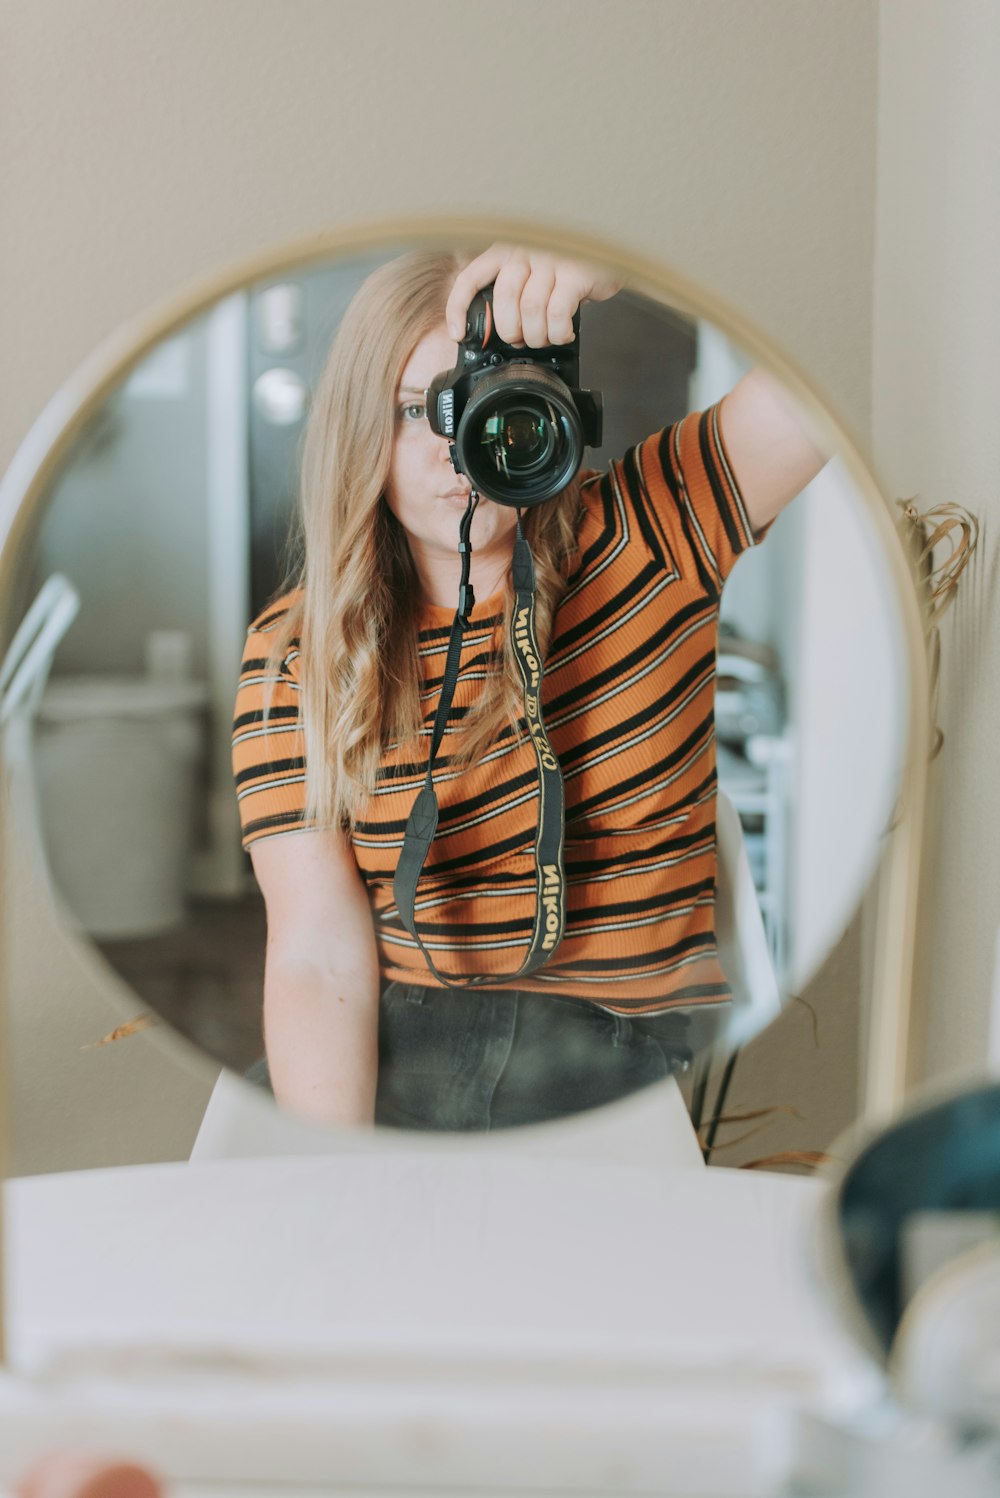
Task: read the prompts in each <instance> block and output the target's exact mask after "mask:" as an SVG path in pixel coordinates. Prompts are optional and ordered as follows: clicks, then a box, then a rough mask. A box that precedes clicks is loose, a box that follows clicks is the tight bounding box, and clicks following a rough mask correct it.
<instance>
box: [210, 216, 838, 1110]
mask: <svg viewBox="0 0 1000 1498" xmlns="http://www.w3.org/2000/svg"><path fill="white" fill-rule="evenodd" d="M491 283H495V284H494V294H493V309H494V321H495V326H496V330H497V333H498V334H499V336H500V337H501V338H502V339H504V340H505V341H506V342H508V343H512V344H519V343H523V344H527V345H529V346H532V347H541V346H544V345H547V344H560V343H566V342H569V341H570V340H571V338H572V317H573V314H574V313H575V311H576V309H577V307H578V306H579V304H580V303H581V302H582V301H584V300H587V299H590V300H604V299H606V298H607V297H610V296H611V295H613V294H614V292H615V290H616V287H615V286H614V285H613V284H612V283H611V282H610V281H608V279H607V278H606V277H605V276H603V275H602V274H601V273H600V272H598V271H596V270H594V269H592V268H590V267H588V266H585V265H582V264H578V263H575V262H570V261H566V260H562V259H559V258H556V257H554V256H551V255H548V254H544V253H541V252H538V251H534V250H524V249H519V248H516V247H510V246H504V245H494V246H493V247H491V248H490V249H489V250H487V251H486V252H485V253H484V254H481V255H479V256H478V257H476V258H475V259H473V260H471V261H470V262H469V263H468V264H462V263H461V262H460V261H457V260H455V259H453V258H452V257H450V256H446V255H438V254H426V253H425V254H416V255H411V256H406V257H404V258H403V259H402V260H399V261H394V262H392V263H391V264H389V265H387V266H383V267H382V268H381V269H380V270H379V271H377V272H376V273H375V274H374V275H373V276H372V277H370V278H369V280H368V281H367V282H366V283H365V285H364V286H363V287H362V289H361V291H360V292H359V293H358V295H357V297H356V298H355V300H354V302H353V303H352V305H351V307H350V308H349V309H348V312H347V314H346V315H345V317H344V320H343V322H342V324H341V327H340V330H339V332H338V334H337V337H336V339H335V340H334V343H333V346H332V348H331V351H330V355H329V358H328V361H327V365H326V368H325V370H324V373H323V376H322V379H321V381H320V383H319V387H318V389H317V392H316V395H315V399H314V403H313V407H312V410H311V413H310V418H309V424H308V429H307V434H306V442H305V447H304V451H303V464H302V484H301V510H302V530H303V538H304V561H303V564H302V566H301V567H300V568H299V569H298V572H297V575H296V579H295V584H294V586H293V587H291V588H290V589H289V590H288V591H286V592H285V593H284V594H283V596H282V597H281V598H279V599H278V600H277V601H276V602H275V603H274V604H273V605H271V606H270V607H269V608H268V609H267V610H266V611H265V613H264V614H263V615H262V616H261V617H260V618H259V619H257V620H256V621H255V623H254V624H253V625H252V626H251V629H250V632H249V634H248V640H247V650H246V654H245V658H244V664H243V673H242V676H241V685H240V691H239V696H238V700H237V707H236V719H235V724H234V767H235V772H236V782H237V789H238V795H239V798H240V809H241V816H242V820H243V828H244V844H245V846H246V847H248V849H249V851H250V854H251V858H252V861H253V866H254V871H255V874H256V877H257V879H258V881H259V883H260V886H261V889H262V891H263V894H264V898H265V902H266V906H267V920H268V941H267V958H266V971H265V982H264V1029H265V1041H266V1049H267V1062H268V1067H269V1072H270V1081H271V1085H272V1086H273V1089H274V1092H275V1095H276V1097H277V1099H278V1100H279V1101H280V1102H282V1103H283V1104H285V1105H286V1106H288V1107H290V1108H292V1109H294V1110H296V1111H298V1112H300V1113H302V1114H305V1115H306V1116H308V1117H310V1118H312V1119H314V1120H317V1121H322V1122H327V1123H335V1122H336V1123H365V1122H371V1121H372V1119H373V1118H375V1117H376V1116H377V1117H378V1118H379V1119H380V1120H384V1121H386V1122H393V1123H397V1124H400V1125H404V1126H407V1125H412V1126H424V1127H437V1128H488V1127H496V1126H499V1125H501V1124H504V1123H511V1122H520V1121H528V1120H534V1119H540V1118H545V1117H552V1116H557V1115H558V1114H560V1113H565V1112H569V1111H574V1110H575V1109H576V1108H579V1107H584V1106H588V1105H589V1104H592V1103H595V1102H603V1101H608V1100H610V1099H611V1098H612V1097H616V1096H621V1095H623V1094H624V1093H626V1092H628V1091H631V1090H632V1089H633V1088H634V1087H636V1086H640V1085H643V1083H645V1082H647V1081H650V1080H654V1079H655V1078H656V1077H658V1076H662V1075H665V1074H666V1073H667V1071H668V1070H669V1069H670V1067H671V1064H672V1059H673V1058H672V1056H671V1054H670V1047H669V1046H668V1047H667V1049H666V1051H665V1050H664V1048H663V1046H661V1045H660V1044H658V1043H657V1042H656V1041H655V1040H654V1039H652V1038H651V1036H650V1035H649V1034H648V1033H646V1032H645V1031H644V1030H643V1029H642V1028H641V1027H640V1026H639V1025H637V1024H636V1023H635V1020H636V1017H642V1016H649V1015H667V1016H669V1015H673V1016H675V1017H676V1016H678V1015H682V1014H684V1013H686V1012H689V1011H690V1010H691V1009H692V1008H693V1007H695V1006H700V1005H722V1004H724V1003H725V1002H726V999H727V997H728V989H727V987H726V984H725V979H724V976H723V974H722V971H721V968H720V967H719V965H718V960H717V956H716V952H715V945H714V934H713V929H712V910H713V894H714V878H715V852H714V792H715V758H714V732H713V720H712V693H713V685H714V660H715V638H716V626H717V613H718V599H719V593H720V590H721V587H722V583H723V581H724V578H725V576H726V575H727V573H728V571H729V569H730V568H731V566H732V565H733V563H734V562H735V560H736V558H737V556H738V555H739V553H740V552H741V551H742V550H743V549H744V548H745V547H747V546H749V545H751V544H753V542H754V540H755V539H757V538H758V537H759V536H760V535H761V533H762V532H763V531H764V530H765V529H766V527H767V526H768V525H769V523H770V522H771V520H772V519H773V518H774V516H775V515H776V514H777V513H778V511H779V510H780V509H781V508H782V507H783V506H784V505H785V504H787V503H788V501H789V500H791V499H792V498H793V497H794V495H795V494H797V493H798V492H799V490H800V489H801V488H802V487H803V486H804V484H805V483H807V482H808V480H809V479H810V478H811V477H813V475H814V474H815V473H816V472H817V471H818V469H819V468H820V467H821V465H822V462H823V458H822V457H821V455H820V453H819V452H818V451H817V449H816V448H815V447H814V445H813V443H812V442H811V440H810V439H809V437H808V435H807V434H806V433H805V432H804V431H803V430H802V429H801V427H800V425H799V423H798V422H797V421H796V419H795V417H794V415H793V414H792V413H791V412H790V411H789V409H788V407H787V406H786V404H785V402H784V400H783V399H782V397H781V394H780V391H779V390H778V388H777V387H776V386H775V385H774V383H773V382H772V381H771V380H770V379H769V378H768V377H766V376H765V375H764V374H763V372H761V371H753V372H751V373H750V374H749V375H747V376H746V377H745V378H744V379H743V380H741V381H740V383H739V384H738V385H737V386H736V387H735V389H734V390H733V391H732V392H730V394H729V395H727V396H726V397H725V399H724V401H723V402H721V403H720V406H717V407H714V408H712V410H711V411H709V412H706V413H704V415H700V416H699V415H698V414H694V415H692V416H689V417H688V418H686V419H685V421H684V422H682V423H679V424H678V425H677V426H675V427H674V428H671V429H670V430H669V431H667V432H665V433H662V434H657V435H656V436H655V437H652V438H650V439H649V440H648V441H647V442H645V443H643V444H642V445H641V446H640V447H639V448H636V449H633V450H632V452H631V453H629V454H628V455H627V456H626V458H625V459H624V460H623V462H622V463H621V464H616V465H613V467H612V469H611V470H610V472H609V473H608V474H606V475H603V476H602V475H594V476H589V477H588V476H587V475H583V476H581V477H578V479H577V480H575V481H574V482H573V483H572V484H571V485H570V486H569V488H568V489H567V490H566V491H565V492H564V493H563V494H562V495H561V496H559V497H557V498H556V499H554V500H552V501H549V502H548V503H545V504H542V505H539V506H537V507H536V508H534V509H532V510H530V511H528V512H527V513H526V516H525V522H524V524H525V533H526V535H527V538H528V540H529V542H530V545H531V550H532V553H533V556H534V559H535V567H536V572H537V577H538V631H539V640H540V644H541V647H542V651H543V654H544V658H545V673H544V681H543V688H542V700H543V705H544V718H545V723H546V726H547V728H548V732H549V737H550V741H551V744H552V748H553V749H554V751H555V753H556V755H557V756H558V758H559V761H560V765H561V768H562V773H563V777H564V783H565V798H566V820H565V853H564V863H565V870H566V879H567V886H568V915H567V923H566V931H565V935H564V937H563V940H562V942H561V943H560V945H559V947H558V949H557V950H556V951H555V952H554V953H553V954H552V955H551V957H550V958H549V960H548V961H547V962H546V963H545V965H544V966H543V967H541V968H540V969H538V970H537V971H536V972H534V973H533V974H532V975H531V976H530V977H529V978H526V979H523V980H518V981H517V982H516V983H513V984H512V983H511V982H510V981H509V980H508V981H506V982H505V978H506V977H507V975H510V974H511V973H516V971H517V969H518V966H519V963H520V961H521V956H522V955H523V951H524V947H525V943H526V942H527V941H528V938H529V934H530V931H531V928H532V922H533V918H534V889H533V872H532V848H533V839H534V831H535V826H536V823H537V777H536V771H535V768H534V756H533V753H532V749H531V746H530V745H529V744H528V743H527V741H526V735H525V734H524V732H523V731H522V728H521V725H520V724H519V719H520V717H521V714H522V711H523V709H522V698H521V695H520V685H519V678H518V676H517V672H516V667H515V664H514V661H513V655H512V651H511V647H510V636H509V634H508V632H507V631H506V629H505V627H504V620H505V617H509V612H510V605H511V601H512V591H511V579H510V572H511V557H512V549H513V542H514V527H515V524H516V513H515V512H514V511H513V510H511V509H508V508H506V507H502V506H500V505H497V504H494V503H491V502H490V501H489V500H488V499H485V498H484V499H481V500H480V503H479V506H478V508H477V510H476V512H475V516H474V520H473V526H472V545H473V551H472V564H471V565H472V579H471V580H472V583H473V586H474V589H475V596H476V598H477V599H478V600H480V601H479V602H478V603H477V604H476V607H475V609H474V610H473V613H472V616H471V621H470V627H469V629H468V630H467V631H466V634H465V636H464V640H463V650H462V657H461V667H460V672H459V679H458V685H457V688H456V692H455V697H454V703H453V707H452V709H451V711H450V713H449V718H448V731H447V733H446V736H445V740H444V743H443V745H442V751H441V755H440V756H439V758H438V760H437V761H436V762H435V772H434V779H435V787H436V789H437V793H438V798H439V801H440V805H441V817H440V822H439V826H438V832H437V836H436V838H435V840H434V844H433V847H432V849H431V854H430V856H429V858H428V861H427V864H426V867H425V872H424V875H423V877H422V879H421V882H420V887H419V890H418V900H417V911H416V915H417V921H418V925H419V928H420V931H421V934H422V937H423V940H424V942H425V943H426V945H427V948H428V950H429V951H431V952H432V953H433V956H434V962H435V965H436V966H437V967H438V968H439V970H440V971H441V972H442V973H444V974H445V975H446V976H448V977H450V978H452V979H453V980H454V981H456V982H459V981H460V980H461V978H462V976H463V975H466V976H467V975H469V974H479V975H482V974H487V975H490V976H492V977H493V978H494V979H495V986H490V987H486V988H476V989H473V990H471V991H462V990H453V989H451V988H447V987H443V986H442V984H441V983H439V982H438V981H437V979H436V978H435V977H434V975H433V974H432V973H431V971H430V969H429V968H428V966H427V964H426V962H425V961H424V959H423V957H422V955H421V952H420V949H419V947H418V946H417V944H416V943H415V942H414V941H413V939H412V937H411V936H410V935H409V933H408V932H407V931H406V930H405V929H404V926H403V923H402V922H401V920H400V918H399V914H398V911H397V910H396V907H395V903H394V898H393V886H392V881H393V874H394V872H395V867H396V862H397V860H398V856H399V849H400V846H401V843H402V836H403V829H404V827H405V824H406V820H407V817H408V815H409V812H410V809H411V807H412V804H413V800H414V798H415V795H416V793H417V791H418V790H419V788H420V785H421V783H422V780H423V777H424V774H425V772H426V768H427V756H428V741H429V736H430V725H431V724H432V722H433V718H434V711H435V707H436V704H437V699H438V696H439V694H440V688H441V676H442V669H443V661H444V655H445V651H446V649H447V641H448V634H449V629H450V625H451V620H452V617H453V614H454V610H455V604H456V599H457V594H458V582H459V573H460V558H459V554H458V551H457V542H458V527H459V521H460V518H461V516H462V514H463V512H464V510H465V507H466V502H467V499H468V491H469V485H468V482H467V480H465V479H463V478H462V477H461V476H459V475H457V474H456V473H455V471H454V469H453V468H452V466H451V462H450V457H449V452H448V444H447V442H446V440H445V439H444V438H443V437H439V436H436V435H435V434H434V433H433V432H432V431H431V429H430V426H429V424H428V421H427V419H426V411H425V407H424V396H425V392H426V389H427V387H428V386H429V385H430V383H431V381H432V379H433V378H434V376H435V375H437V374H438V373H440V372H441V371H444V370H449V369H451V368H452V367H453V366H454V364H455V361H456V356H457V347H458V344H457V340H458V339H459V338H460V337H461V336H462V335H463V333H464V328H465V313H466V310H467V308H468V306H469V304H470V302H471V300H472V298H473V296H474V295H475V292H476V291H477V290H479V289H480V288H483V287H486V286H488V285H490V284H491ZM300 709H301V710H302V711H301V716H300ZM306 766H308V776H307V774H306ZM380 1052H381V1055H380Z"/></svg>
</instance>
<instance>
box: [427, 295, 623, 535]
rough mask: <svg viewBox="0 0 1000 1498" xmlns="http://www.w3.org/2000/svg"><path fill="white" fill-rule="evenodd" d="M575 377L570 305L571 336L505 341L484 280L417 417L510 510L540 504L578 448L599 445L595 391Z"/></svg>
mask: <svg viewBox="0 0 1000 1498" xmlns="http://www.w3.org/2000/svg"><path fill="white" fill-rule="evenodd" d="M579 379H580V314H579V312H577V314H576V316H575V317H574V318H573V341H572V343H568V344H561V345H551V346H549V347H546V348H537V349H535V348H515V347H514V346H513V345H512V344H509V343H505V342H504V341H503V339H502V338H500V337H499V336H498V334H497V332H496V329H495V327H494V325H493V287H492V286H488V287H487V288H486V289H485V290H484V291H480V292H477V294H476V296H475V297H474V299H473V301H472V304H471V306H470V307H469V311H468V313H467V315H466V328H465V337H464V338H463V339H462V341H461V343H460V344H459V346H458V362H457V363H456V365H455V368H454V369H452V370H450V371H447V372H445V373H443V374H439V375H437V376H436V377H435V379H434V380H432V382H431V385H430V388H429V389H428V391H427V419H428V420H429V422H430V424H431V429H432V431H434V432H436V433H437V434H438V435H439V436H442V437H447V438H448V439H449V441H450V443H451V459H452V463H453V464H454V467H455V470H456V472H458V473H462V474H465V475H466V477H467V478H468V479H469V481H470V483H471V484H472V486H473V488H475V489H477V490H478V491H479V492H480V493H481V494H483V495H485V496H486V497H487V498H488V499H492V500H494V501H496V503H498V504H505V505H510V506H514V507H516V508H518V509H521V508H524V507H527V506H531V505H536V504H541V503H542V502H543V501H544V500H546V499H552V498H553V497H554V496H555V495H556V494H559V493H560V492H561V491H562V490H563V489H564V488H565V487H566V485H567V484H568V483H569V482H570V480H571V479H572V478H573V477H574V475H575V474H576V472H577V470H578V469H579V467H580V464H581V461H582V459H583V449H584V447H599V446H600V444H601V426H602V414H603V404H602V400H601V396H600V393H599V392H597V391H590V390H581V389H580V388H579Z"/></svg>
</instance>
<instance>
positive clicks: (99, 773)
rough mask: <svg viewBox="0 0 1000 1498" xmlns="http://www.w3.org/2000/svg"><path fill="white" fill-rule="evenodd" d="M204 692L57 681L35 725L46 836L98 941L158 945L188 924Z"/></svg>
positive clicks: (202, 688)
mask: <svg viewBox="0 0 1000 1498" xmlns="http://www.w3.org/2000/svg"><path fill="white" fill-rule="evenodd" d="M207 702H208V689H207V686H206V685H205V684H204V683H202V682H197V681H191V680H178V681H170V680H161V679H157V678H155V677H147V676H110V675H102V676H66V677H62V678H58V677H56V678H52V679H50V681H49V684H48V686H47V687H46V688H45V691H44V693H43V694H42V697H41V699H40V701H39V703H38V707H37V709H36V716H35V764H36V777H37V785H38V800H39V812H40V817H41V824H42V835H43V839H44V844H45V848H46V851H47V854H48V859H49V864H50V867H51V871H52V878H53V881H54V883H55V885H56V888H57V889H58V890H59V892H60V894H61V895H62V898H63V900H64V901H65V903H66V905H67V907H68V908H69V910H70V912H71V913H72V914H73V915H74V916H75V917H76V918H77V920H78V921H79V923H80V925H81V927H82V928H83V930H85V931H86V932H88V933H89V934H90V935H92V936H95V937H98V938H103V939H106V940H112V939H116V938H119V937H138V936H152V935H156V934H158V933H160V932H164V931H169V930H170V929H171V928H173V927H176V926H178V925H179V924H180V923H181V922H182V920H183V918H184V898H185V886H186V879H187V871H188V863H189V859H190V856H191V849H192V842H193V835H194V796H195V787H196V776H197V772H198V766H199V762H200V759H201V756H202V752H203V743H204V737H205V708H206V705H207Z"/></svg>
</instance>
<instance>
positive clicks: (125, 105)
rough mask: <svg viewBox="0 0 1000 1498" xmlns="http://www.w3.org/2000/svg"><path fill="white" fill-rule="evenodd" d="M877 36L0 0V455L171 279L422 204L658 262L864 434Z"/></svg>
mask: <svg viewBox="0 0 1000 1498" xmlns="http://www.w3.org/2000/svg"><path fill="white" fill-rule="evenodd" d="M499 15H502V20H501V21H498V19H497V18H498V16H499ZM875 41H876V6H875V3H874V0H838V3H837V4H836V5H825V4H813V3H809V0H806V3H803V0H624V3H620V4H614V3H611V0H505V3H504V5H503V7H502V10H501V8H500V7H498V6H494V5H492V4H488V3H484V0H476V3H468V0H424V3H422V4H418V5H414V4H410V3H402V0H399V3H397V0H373V3H369V4H366V5H361V4H357V3H355V0H349V3H348V0H211V3H210V4H204V3H203V0H169V3H162V0H88V3H87V4H85V5H82V4H79V3H78V0H44V3H42V4H35V3H34V0H2V3H0V111H2V112H0V130H2V159H0V170H2V181H0V202H2V205H3V209H2V211H3V217H4V224H5V228H4V233H3V235H2V236H0V256H2V259H0V271H2V274H0V298H2V302H0V306H2V328H3V337H2V338H0V387H2V389H3V391H4V400H3V402H2V407H0V460H6V459H7V458H9V456H10V453H11V451H12V450H13V447H14V444H15V443H16V442H17V441H18V439H19V438H20V437H21V436H22V435H23V433H24V431H25V430H26V428H27V426H28V424H29V423H30V421H31V420H32V418H33V417H34V416H35V415H36V414H37V412H38V410H39V409H40V407H41V406H42V404H43V403H44V401H45V400H46V399H47V397H48V396H49V395H50V394H51V393H52V392H53V391H54V390H55V389H56V388H57V386H58V385H59V384H60V383H61V381H62V380H63V379H64V378H65V377H66V376H67V375H68V374H69V373H70V372H71V371H72V370H73V369H74V367H75V366H76V365H77V364H78V363H79V362H80V360H81V359H82V358H83V357H84V356H85V355H86V354H87V353H88V352H89V351H90V350H91V349H92V348H93V347H94V345H95V344H96V343H97V342H98V341H99V340H100V339H101V338H102V337H103V336H104V335H105V334H106V333H107V332H108V331H109V330H110V329H111V328H113V327H115V326H116V325H117V324H119V323H120V322H122V321H123V320H124V319H125V318H127V317H128V316H129V315H130V314H131V313H134V312H136V311H138V310H140V309H142V308H144V307H146V306H147V305H149V304H150V303H152V302H155V301H156V300H157V299H158V298H161V297H163V296H164V294H165V293H167V292H170V291H172V290H174V289H175V288H178V287H180V286H182V285H183V284H184V283H185V282H186V281H188V280H189V279H190V278H192V277H197V276H199V275H200V274H201V273H203V272H204V271H206V270H208V269H211V268H215V267H219V266H224V265H225V264H227V263H228V262H229V261H231V260H234V259H236V258H239V257H242V256H243V255H245V254H247V253H250V252H252V251H255V250H258V249H261V248H263V247H266V246H269V245H273V244H277V243H280V242H281V241H283V240H285V239H289V238H293V237H296V236H298V235H300V234H302V233H305V232H308V230H310V229H311V228H315V227H320V226H328V225H337V224H340V223H347V222H350V221H351V220H355V219H358V218H364V217H369V216H381V215H387V214H392V213H408V214H413V213H423V212H431V211H433V210H434V209H443V208H451V209H458V210H463V211H472V210H475V211H488V210H491V209H495V210H496V211H497V212H502V213H506V214H512V215H523V216H533V217H544V218H547V219H551V220H554V221H555V222H557V223H563V224H566V225H577V226H580V227H583V228H585V229H586V230H588V231H590V232H593V233H597V234H601V235H607V236H611V237H614V238H618V239H620V240H622V241H623V242H624V243H626V244H628V245H630V246H632V247H635V248H637V249H639V250H640V251H642V252H643V253H647V254H650V253H652V254H659V255H661V256H663V257H664V258H665V259H667V260H668V261H672V262H674V263H675V264H676V265H677V266H678V267H679V268H680V269H682V270H683V271H684V272H686V273H687V274H688V275H689V276H691V277H693V278H695V279H697V280H698V281H700V282H702V283H703V284H705V285H706V286H709V287H711V288H713V289H714V290H715V291H716V292H717V293H719V294H720V295H721V296H723V297H724V298H726V299H727V300H728V301H730V302H732V303H734V304H735V305H736V306H738V307H739V308H741V309H742V310H743V311H744V312H745V313H746V314H747V315H749V316H750V317H751V318H753V319H754V320H755V321H756V322H757V323H758V324H760V325H761V326H762V327H763V328H765V329H766V330H767V331H768V332H770V333H771V334H772V335H774V336H775V337H777V338H778V339H779V340H780V341H781V342H782V343H783V344H784V345H785V346H786V347H787V349H788V351H789V352H790V353H791V354H792V355H793V357H794V358H795V359H796V360H797V361H799V362H800V363H801V364H802V365H803V366H804V367H805V368H806V369H807V370H809V371H812V372H813V373H814V375H815V377H816V379H817V380H818V381H819V382H820V383H821V384H822V385H824V386H825V387H826V388H827V389H828V390H829V392H830V393H831V395H832V396H833V398H834V399H835V401H836V403H837V404H838V405H839V406H840V407H841V408H842V409H843V411H844V413H845V414H846V416H847V417H848V418H849V420H850V421H851V423H852V424H854V425H855V426H857V427H858V428H864V427H865V425H866V423H867V417H868V404H869V373H868V371H869V351H870V337H871V324H870V305H871V262H872V229H873V211H874V204H873V185H874V107H875V97H874V87H875V65H876V60H875ZM505 42H506V43H508V44H509V45H506V46H505ZM12 230H13V232H11V231H12Z"/></svg>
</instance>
